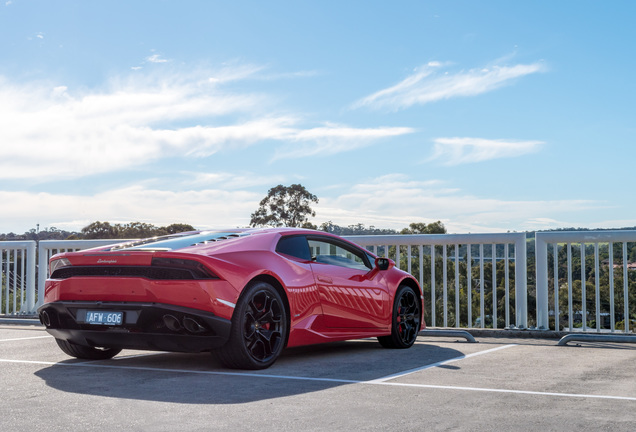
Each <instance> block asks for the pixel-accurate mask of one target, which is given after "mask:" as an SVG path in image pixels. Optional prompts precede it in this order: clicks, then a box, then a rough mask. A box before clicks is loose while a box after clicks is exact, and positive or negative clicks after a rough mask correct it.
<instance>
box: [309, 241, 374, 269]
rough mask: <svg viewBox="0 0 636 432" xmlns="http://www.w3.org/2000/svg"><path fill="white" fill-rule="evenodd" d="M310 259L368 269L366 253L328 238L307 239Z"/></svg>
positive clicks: (369, 267)
mask: <svg viewBox="0 0 636 432" xmlns="http://www.w3.org/2000/svg"><path fill="white" fill-rule="evenodd" d="M308 242H309V251H310V253H311V259H312V261H315V262H317V263H322V264H330V265H335V266H340V267H348V268H353V269H358V270H370V269H371V265H370V264H369V259H368V257H367V254H365V253H364V252H362V251H359V250H357V249H355V248H352V247H349V245H347V244H344V243H343V244H341V243H339V242H336V241H330V239H317V238H314V239H311V238H310V239H308Z"/></svg>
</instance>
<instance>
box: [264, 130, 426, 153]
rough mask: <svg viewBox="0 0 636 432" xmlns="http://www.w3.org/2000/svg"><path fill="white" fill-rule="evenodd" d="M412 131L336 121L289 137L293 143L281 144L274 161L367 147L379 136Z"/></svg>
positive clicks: (384, 136)
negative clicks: (343, 124) (345, 124)
mask: <svg viewBox="0 0 636 432" xmlns="http://www.w3.org/2000/svg"><path fill="white" fill-rule="evenodd" d="M412 132H414V129H411V128H405V127H380V128H369V129H357V128H351V127H347V126H339V125H333V124H330V125H327V126H324V127H319V128H311V129H305V130H301V131H298V133H296V134H294V135H293V136H292V137H290V138H291V141H292V142H290V143H288V144H285V145H283V146H281V147H279V148H278V149H277V150H276V152H275V153H274V157H273V160H278V159H289V158H300V157H311V156H327V155H333V154H336V153H342V152H346V151H352V150H357V149H360V148H362V147H366V146H368V145H370V144H372V143H375V142H376V141H377V140H379V139H383V138H388V137H394V136H399V135H405V134H409V133H412Z"/></svg>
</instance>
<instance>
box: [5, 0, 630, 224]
mask: <svg viewBox="0 0 636 432" xmlns="http://www.w3.org/2000/svg"><path fill="white" fill-rule="evenodd" d="M635 19H636V3H635V2H632V1H614V2H600V1H594V2H591V1H559V2H554V1H532V2H511V1H404V2H385V1H314V2H309V1H270V2H262V1H253V2H246V1H235V2H222V1H113V0H111V1H108V2H103V1H91V2H86V1H26V0H2V3H0V203H2V204H1V205H0V208H1V210H0V232H11V231H12V232H16V233H21V232H24V231H27V230H29V229H31V228H34V227H35V226H36V224H40V228H41V229H42V228H47V227H57V228H60V229H67V230H79V229H81V228H82V227H83V226H85V225H87V224H88V223H90V222H93V221H95V220H101V221H106V220H107V221H110V222H120V223H126V222H132V221H142V222H148V223H152V224H155V225H163V224H169V223H176V222H179V223H189V224H192V225H193V226H195V227H197V228H213V227H228V226H229V227H233V226H247V225H248V224H249V219H250V214H251V213H252V212H253V211H255V210H256V208H257V207H258V202H259V201H260V200H261V199H262V198H263V197H264V196H265V195H266V194H267V191H268V189H269V188H271V187H274V186H276V185H277V184H284V185H290V184H292V183H300V184H302V185H304V186H305V187H306V188H307V189H308V190H309V191H310V192H312V193H314V194H315V195H317V196H318V198H319V199H320V203H319V204H318V205H317V206H315V210H316V213H317V214H316V217H315V218H314V219H313V220H312V222H314V223H315V224H317V225H320V224H321V223H323V222H326V221H332V222H333V223H336V224H339V225H343V226H346V225H349V224H356V223H363V224H365V225H367V226H369V225H373V226H376V227H379V228H395V229H401V228H403V227H406V226H408V224H409V223H411V222H426V223H428V222H433V221H437V220H441V221H442V222H443V223H444V224H445V225H446V227H447V228H448V231H449V232H454V233H465V232H502V231H524V230H534V229H547V228H563V227H586V228H612V227H614V228H618V227H625V226H636V204H635V203H636V200H635V199H634V191H635V190H636V189H635V188H634V185H635V181H634V179H635V176H634V168H635V167H636V146H635V145H634V144H635V139H634V138H635V137H636V126H635V122H634V120H635V118H636V116H635V111H636V110H635V108H634V106H635V102H634V101H635V100H636V86H635V85H634V81H633V76H634V70H635V69H636V60H635V58H636V57H635V56H634V54H633V53H634V42H635V41H636V27H635V26H634V25H633V23H634V20H635Z"/></svg>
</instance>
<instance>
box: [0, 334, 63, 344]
mask: <svg viewBox="0 0 636 432" xmlns="http://www.w3.org/2000/svg"><path fill="white" fill-rule="evenodd" d="M50 337H53V336H51V335H46V336H31V337H24V338H13V339H0V342H12V341H23V340H29V339H45V338H50Z"/></svg>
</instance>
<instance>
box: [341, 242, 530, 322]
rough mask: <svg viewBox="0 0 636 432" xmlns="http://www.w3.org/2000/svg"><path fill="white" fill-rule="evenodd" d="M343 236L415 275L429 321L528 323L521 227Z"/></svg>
mask: <svg viewBox="0 0 636 432" xmlns="http://www.w3.org/2000/svg"><path fill="white" fill-rule="evenodd" d="M346 238H348V239H349V240H351V241H353V242H355V243H357V244H359V245H361V246H364V247H366V248H367V249H369V250H371V251H372V252H373V253H375V254H377V255H380V256H385V257H388V258H391V259H393V260H394V261H395V263H396V265H397V266H398V267H399V268H401V269H402V270H405V271H407V272H409V273H411V274H413V276H415V277H416V278H417V279H418V281H419V282H420V286H421V287H422V290H423V295H424V297H425V312H426V319H427V323H428V325H429V326H431V327H436V326H442V325H443V326H444V327H449V326H454V327H457V328H459V327H481V328H485V327H492V328H495V329H496V328H502V327H508V328H510V327H517V328H527V326H528V301H527V297H528V296H527V266H526V235H525V233H505V234H413V235H384V236H383V235H380V236H347V237H346ZM511 252H512V254H511ZM517 263H521V265H517ZM511 267H513V268H514V270H513V274H514V279H512V277H511V274H510V273H511V272H510V268H511ZM487 273H489V275H488V276H486V274H487ZM493 287H494V288H493ZM473 291H475V293H473ZM473 294H475V296H476V297H478V298H474V297H473ZM512 296H514V307H513V306H512V304H511V299H512ZM513 314H514V319H512V318H511V315H513ZM473 317H476V318H477V319H475V320H473ZM453 321H454V323H453Z"/></svg>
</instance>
